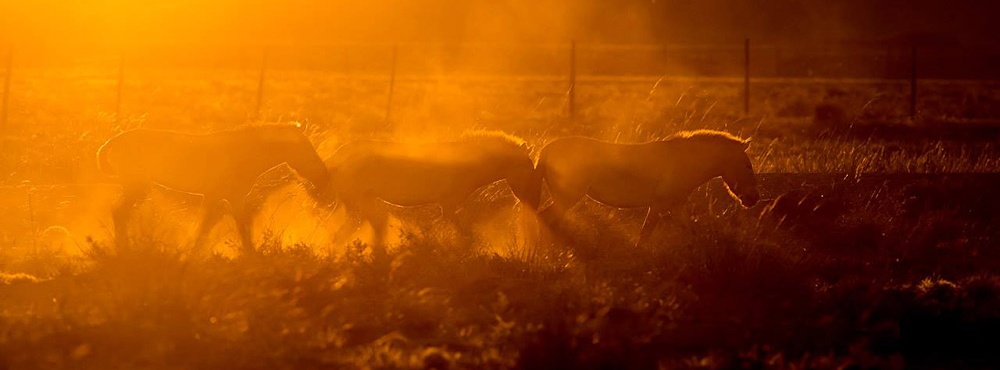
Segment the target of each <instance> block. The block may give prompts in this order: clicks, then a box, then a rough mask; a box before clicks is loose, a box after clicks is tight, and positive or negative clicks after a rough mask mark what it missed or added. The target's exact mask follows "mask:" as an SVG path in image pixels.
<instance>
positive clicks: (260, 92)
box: [254, 48, 268, 119]
mask: <svg viewBox="0 0 1000 370" xmlns="http://www.w3.org/2000/svg"><path fill="white" fill-rule="evenodd" d="M267 59H268V49H267V48H264V51H263V52H261V56H260V74H259V75H258V77H257V105H256V108H254V117H256V118H258V119H259V118H261V107H262V106H263V104H264V78H265V74H266V73H267Z"/></svg>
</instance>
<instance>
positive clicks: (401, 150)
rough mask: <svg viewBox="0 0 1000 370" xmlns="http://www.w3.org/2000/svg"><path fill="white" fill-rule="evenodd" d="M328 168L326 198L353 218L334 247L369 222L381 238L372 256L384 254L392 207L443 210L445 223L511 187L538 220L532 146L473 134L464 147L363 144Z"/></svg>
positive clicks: (349, 146) (341, 152)
mask: <svg viewBox="0 0 1000 370" xmlns="http://www.w3.org/2000/svg"><path fill="white" fill-rule="evenodd" d="M325 163H326V167H327V169H328V171H329V173H330V181H329V183H328V186H327V188H328V189H327V191H328V193H332V194H333V196H334V197H335V198H336V199H337V201H338V204H342V205H344V206H345V208H346V210H347V211H348V213H349V214H350V215H351V216H353V217H350V221H349V222H348V223H345V224H343V225H342V226H341V227H340V228H339V229H338V230H337V231H336V232H335V233H334V236H333V243H334V245H340V244H342V243H343V242H345V241H346V239H347V237H349V236H351V235H352V233H353V232H354V230H356V228H357V227H359V226H360V225H361V224H362V223H363V222H365V221H367V222H368V223H369V224H370V225H371V227H372V229H373V231H374V234H375V235H374V240H373V242H372V246H373V249H372V250H373V251H374V252H382V253H384V245H383V235H384V234H385V231H386V226H387V222H388V211H387V209H386V207H385V205H386V204H388V205H394V206H400V207H412V206H421V205H437V206H439V207H440V208H441V214H442V217H445V218H449V219H452V217H453V216H454V215H455V213H456V212H457V210H458V209H459V208H460V207H461V206H462V204H463V203H464V202H465V200H466V199H467V198H468V197H469V196H470V195H471V194H472V193H473V192H475V191H476V190H478V189H480V188H482V187H484V186H487V185H490V184H492V183H494V182H497V181H500V180H506V182H507V185H508V186H509V187H510V189H511V191H512V192H513V193H514V196H515V197H516V198H517V199H518V200H519V201H520V202H522V203H523V204H525V205H526V207H527V208H528V209H530V210H531V215H532V216H533V215H534V214H535V212H536V211H537V208H538V199H539V198H540V193H541V183H540V182H537V181H538V180H537V179H536V178H535V177H534V162H533V161H532V158H531V155H530V149H529V147H528V145H527V143H526V142H525V141H524V140H522V139H520V138H518V137H515V136H513V135H509V134H505V133H501V132H493V131H480V132H471V133H466V135H464V136H463V138H462V139H461V140H458V141H451V142H437V143H423V144H414V143H401V142H386V141H373V140H357V141H352V142H349V143H346V144H344V145H343V146H341V147H340V148H338V149H337V150H336V152H335V153H334V154H333V155H332V156H331V157H329V158H328V159H327V160H326V161H325ZM359 218H360V219H359ZM352 226H353V227H354V229H353V230H352Z"/></svg>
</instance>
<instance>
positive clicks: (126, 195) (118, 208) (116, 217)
mask: <svg viewBox="0 0 1000 370" xmlns="http://www.w3.org/2000/svg"><path fill="white" fill-rule="evenodd" d="M148 193H149V186H148V185H146V184H129V185H125V186H124V189H123V194H122V197H121V199H119V200H118V203H117V204H116V205H115V207H114V209H113V210H112V211H111V218H112V222H113V223H114V225H115V246H116V247H118V249H119V250H120V249H121V248H126V247H128V245H129V236H128V224H129V221H130V220H131V218H132V213H133V212H134V211H135V207H136V206H138V205H139V204H140V203H142V201H143V200H144V199H145V198H146V195H147V194H148Z"/></svg>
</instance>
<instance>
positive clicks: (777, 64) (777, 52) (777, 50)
mask: <svg viewBox="0 0 1000 370" xmlns="http://www.w3.org/2000/svg"><path fill="white" fill-rule="evenodd" d="M774 77H776V78H777V77H781V46H779V45H778V44H775V45H774Z"/></svg>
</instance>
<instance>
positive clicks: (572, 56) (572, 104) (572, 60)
mask: <svg viewBox="0 0 1000 370" xmlns="http://www.w3.org/2000/svg"><path fill="white" fill-rule="evenodd" d="M568 109H569V119H570V120H572V119H574V118H576V40H573V41H571V42H570V48H569V104H568Z"/></svg>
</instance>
